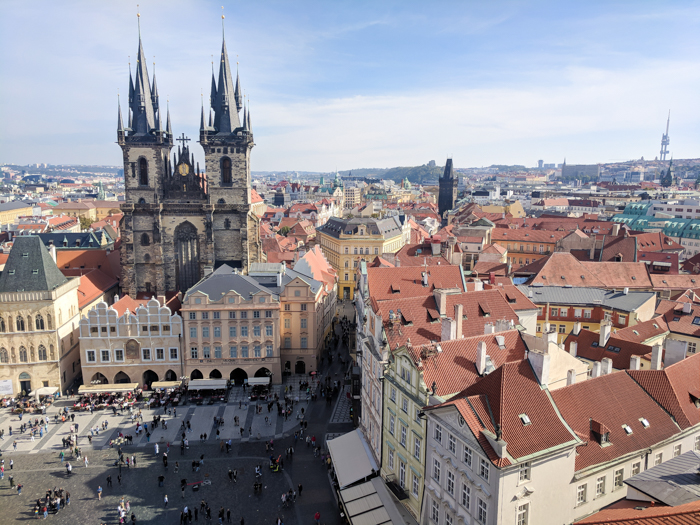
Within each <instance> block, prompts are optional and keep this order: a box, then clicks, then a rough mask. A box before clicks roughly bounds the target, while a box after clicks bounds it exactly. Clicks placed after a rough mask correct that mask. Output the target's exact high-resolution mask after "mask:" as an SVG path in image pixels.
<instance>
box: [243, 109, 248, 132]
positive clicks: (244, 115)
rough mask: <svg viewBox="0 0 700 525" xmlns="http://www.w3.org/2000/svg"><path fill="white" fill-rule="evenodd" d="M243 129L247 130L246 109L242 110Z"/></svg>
mask: <svg viewBox="0 0 700 525" xmlns="http://www.w3.org/2000/svg"><path fill="white" fill-rule="evenodd" d="M243 129H244V130H246V131H248V110H247V109H244V110H243Z"/></svg>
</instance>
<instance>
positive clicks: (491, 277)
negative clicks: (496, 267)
mask: <svg viewBox="0 0 700 525" xmlns="http://www.w3.org/2000/svg"><path fill="white" fill-rule="evenodd" d="M489 283H490V284H496V272H489Z"/></svg>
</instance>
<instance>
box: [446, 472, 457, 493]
mask: <svg viewBox="0 0 700 525" xmlns="http://www.w3.org/2000/svg"><path fill="white" fill-rule="evenodd" d="M447 492H449V493H450V495H451V496H454V495H455V475H454V474H453V473H452V471H450V470H448V471H447Z"/></svg>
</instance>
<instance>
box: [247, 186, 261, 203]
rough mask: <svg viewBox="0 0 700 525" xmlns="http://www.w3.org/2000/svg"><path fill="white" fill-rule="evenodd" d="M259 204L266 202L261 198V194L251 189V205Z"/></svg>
mask: <svg viewBox="0 0 700 525" xmlns="http://www.w3.org/2000/svg"><path fill="white" fill-rule="evenodd" d="M258 202H264V201H263V198H262V197H261V196H260V194H259V193H258V192H257V191H255V189H254V188H251V189H250V203H251V204H256V203H258Z"/></svg>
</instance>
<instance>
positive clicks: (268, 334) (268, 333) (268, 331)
mask: <svg viewBox="0 0 700 525" xmlns="http://www.w3.org/2000/svg"><path fill="white" fill-rule="evenodd" d="M265 337H272V325H271V324H268V325H265Z"/></svg>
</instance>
